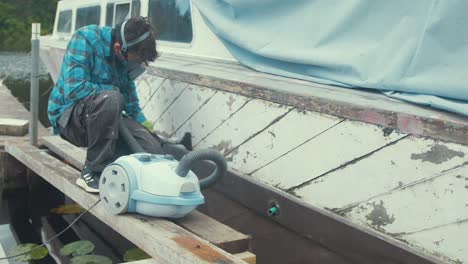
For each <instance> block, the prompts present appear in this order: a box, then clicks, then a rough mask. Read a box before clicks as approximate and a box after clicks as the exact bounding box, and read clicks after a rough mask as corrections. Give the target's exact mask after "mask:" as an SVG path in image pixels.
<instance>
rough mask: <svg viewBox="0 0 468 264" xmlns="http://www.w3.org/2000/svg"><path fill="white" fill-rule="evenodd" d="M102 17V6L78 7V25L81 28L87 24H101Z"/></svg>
mask: <svg viewBox="0 0 468 264" xmlns="http://www.w3.org/2000/svg"><path fill="white" fill-rule="evenodd" d="M100 18H101V7H100V6H90V7H84V8H78V10H77V12H76V27H75V28H77V29H78V28H81V27H84V26H86V25H99V21H100Z"/></svg>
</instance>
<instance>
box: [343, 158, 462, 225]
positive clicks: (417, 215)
mask: <svg viewBox="0 0 468 264" xmlns="http://www.w3.org/2000/svg"><path fill="white" fill-rule="evenodd" d="M467 175H468V165H465V166H463V167H459V168H457V169H454V170H451V171H449V172H446V173H444V174H442V175H440V176H438V177H436V178H434V179H433V180H429V181H424V182H420V183H418V184H415V185H413V186H410V187H408V188H405V189H402V190H398V191H394V192H391V193H389V194H387V195H384V196H382V197H377V198H375V199H372V200H370V201H368V202H365V203H362V204H359V205H357V206H356V207H353V208H352V209H351V210H350V211H349V212H347V213H346V214H345V216H346V217H348V218H350V219H352V220H354V221H359V222H362V223H366V224H368V225H370V226H371V225H372V219H369V217H368V216H369V214H370V213H371V212H372V210H373V206H372V204H378V203H383V206H384V207H385V210H386V213H387V214H388V215H390V216H393V217H394V221H392V222H391V223H388V224H385V225H382V226H380V229H382V230H384V231H385V232H386V233H409V232H416V231H420V230H424V229H428V228H433V227H437V226H441V225H445V224H450V223H454V222H456V221H460V220H463V219H468V206H467V205H466V204H467V203H468V199H467V198H468V187H467V186H468V184H467V183H468V181H467V180H466V179H465V177H466V176H467ZM403 177H404V176H403Z"/></svg>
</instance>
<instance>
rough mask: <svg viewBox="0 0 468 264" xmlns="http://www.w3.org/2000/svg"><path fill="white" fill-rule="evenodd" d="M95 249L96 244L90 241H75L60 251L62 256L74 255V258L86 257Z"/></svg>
mask: <svg viewBox="0 0 468 264" xmlns="http://www.w3.org/2000/svg"><path fill="white" fill-rule="evenodd" d="M93 249H94V244H93V243H92V242H91V241H88V240H80V241H75V242H72V243H69V244H66V245H65V246H64V247H63V248H62V249H60V254H62V255H63V256H68V255H70V254H71V255H72V256H74V257H76V256H81V255H86V254H89V253H91V251H93Z"/></svg>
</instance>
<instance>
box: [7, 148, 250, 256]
mask: <svg viewBox="0 0 468 264" xmlns="http://www.w3.org/2000/svg"><path fill="white" fill-rule="evenodd" d="M6 150H7V151H8V153H10V154H11V155H12V156H14V157H15V158H17V159H18V160H20V161H21V162H22V163H24V164H25V165H27V166H28V167H29V168H30V169H31V170H33V171H34V172H35V173H37V174H38V175H40V176H41V177H43V178H44V179H45V180H47V181H48V182H49V183H51V184H52V185H54V186H55V187H56V188H58V189H59V190H61V191H62V192H63V193H66V194H67V195H68V196H69V197H70V198H71V199H73V200H74V201H76V202H78V203H79V204H80V205H81V206H83V207H84V208H90V207H91V206H92V205H93V204H95V203H96V202H98V199H99V198H98V196H97V195H93V194H89V193H86V192H84V191H83V190H82V189H81V188H80V187H78V186H77V185H76V184H75V183H74V181H75V179H76V178H77V177H78V176H79V172H78V171H77V170H75V169H73V168H72V167H70V166H66V165H64V163H63V162H61V161H59V160H57V159H55V158H54V157H52V156H50V155H49V154H47V153H46V151H44V150H39V149H37V148H35V147H32V146H29V145H7V146H6ZM90 212H91V213H92V214H94V215H95V216H96V217H98V218H99V219H100V220H101V221H103V222H105V223H107V224H108V225H109V226H110V227H112V228H113V229H114V230H116V231H117V232H119V233H120V234H122V235H123V236H124V237H126V238H127V239H129V240H130V241H132V242H133V243H134V244H135V245H137V246H138V247H140V248H141V249H143V250H144V251H145V252H147V253H148V254H149V255H151V256H155V257H161V258H163V259H164V260H166V261H167V262H170V263H218V262H220V261H221V262H222V261H225V262H227V263H245V262H244V261H242V260H241V259H239V258H238V257H235V256H233V255H231V254H229V253H227V252H225V251H223V250H221V249H219V248H217V247H215V246H213V245H212V244H210V243H209V242H206V241H205V240H202V239H200V238H198V237H197V236H195V235H193V234H192V233H190V232H189V231H187V230H185V229H183V228H181V227H179V226H178V225H176V224H174V223H172V222H170V221H167V220H164V219H160V218H154V217H145V216H141V215H130V214H125V215H119V216H115V215H112V214H110V213H108V212H107V211H105V209H104V208H103V207H101V206H96V207H94V208H93V209H91V211H90ZM136 231H138V232H136Z"/></svg>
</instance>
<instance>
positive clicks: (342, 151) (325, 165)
mask: <svg viewBox="0 0 468 264" xmlns="http://www.w3.org/2000/svg"><path fill="white" fill-rule="evenodd" d="M404 136H405V135H404V134H400V133H397V132H391V133H390V132H387V130H385V129H382V128H381V127H378V126H375V125H370V124H365V123H362V122H356V121H350V120H345V121H343V122H341V123H339V124H338V125H336V126H334V127H332V128H330V129H328V130H327V131H325V132H324V133H322V134H320V135H318V136H316V137H315V138H313V140H310V141H308V142H306V143H305V144H303V145H301V146H299V147H297V148H296V149H294V150H293V151H291V152H289V153H287V154H286V155H283V156H282V157H280V158H279V159H277V160H275V161H274V162H273V163H270V164H268V165H267V166H265V167H263V168H261V169H259V170H258V171H256V172H255V173H253V174H252V177H253V178H255V179H257V180H260V181H262V182H264V183H267V184H269V185H272V186H277V187H278V188H281V189H291V188H296V187H297V186H300V185H302V184H305V183H306V182H309V181H311V180H313V179H316V178H317V177H320V176H321V175H324V174H326V173H328V172H330V171H332V170H336V169H338V168H340V167H342V166H344V165H345V164H346V163H349V162H353V161H354V160H356V159H359V158H362V157H363V156H365V155H368V154H369V153H370V152H372V151H375V150H377V149H379V148H382V147H385V146H387V145H388V144H391V143H392V142H394V141H396V140H399V139H400V138H402V137H404ZM291 164H295V165H293V166H291ZM285 175H288V176H287V177H285Z"/></svg>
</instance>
